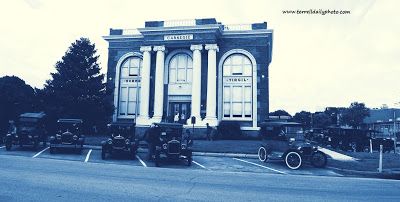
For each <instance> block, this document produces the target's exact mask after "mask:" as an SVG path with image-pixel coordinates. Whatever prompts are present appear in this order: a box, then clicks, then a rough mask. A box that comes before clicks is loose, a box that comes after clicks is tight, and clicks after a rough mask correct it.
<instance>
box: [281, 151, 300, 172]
mask: <svg viewBox="0 0 400 202" xmlns="http://www.w3.org/2000/svg"><path fill="white" fill-rule="evenodd" d="M285 163H286V166H287V167H288V168H290V169H292V170H296V169H298V168H300V167H301V165H302V163H303V162H302V158H301V155H300V154H299V153H298V152H296V151H291V152H288V153H287V154H286V155H285Z"/></svg>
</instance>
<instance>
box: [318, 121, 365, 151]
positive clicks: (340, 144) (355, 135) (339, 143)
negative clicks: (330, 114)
mask: <svg viewBox="0 0 400 202" xmlns="http://www.w3.org/2000/svg"><path fill="white" fill-rule="evenodd" d="M326 131H327V132H326V134H325V136H326V137H328V138H329V142H328V143H327V145H330V146H331V147H332V148H334V149H336V148H338V149H341V150H343V151H348V150H350V151H357V152H362V151H364V150H366V149H368V145H369V139H370V137H369V135H368V130H362V129H353V128H344V127H328V128H327V130H326Z"/></svg>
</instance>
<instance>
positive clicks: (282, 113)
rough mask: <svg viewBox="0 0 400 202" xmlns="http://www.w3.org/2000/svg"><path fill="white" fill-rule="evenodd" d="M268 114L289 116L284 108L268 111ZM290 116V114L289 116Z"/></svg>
mask: <svg viewBox="0 0 400 202" xmlns="http://www.w3.org/2000/svg"><path fill="white" fill-rule="evenodd" d="M269 115H270V116H290V114H289V113H288V112H287V111H285V110H282V109H280V110H276V111H274V112H270V113H269ZM290 117H291V116H290Z"/></svg>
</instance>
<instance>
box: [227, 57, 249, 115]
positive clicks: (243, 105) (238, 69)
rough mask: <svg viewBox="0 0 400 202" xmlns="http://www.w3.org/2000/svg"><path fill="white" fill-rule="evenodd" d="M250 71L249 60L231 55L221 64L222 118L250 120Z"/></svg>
mask: <svg viewBox="0 0 400 202" xmlns="http://www.w3.org/2000/svg"><path fill="white" fill-rule="evenodd" d="M252 71H253V65H252V63H251V61H250V59H249V58H248V57H247V56H245V55H243V54H232V55H230V56H229V57H227V58H226V59H225V61H224V63H223V118H224V119H251V117H252V92H253V90H252Z"/></svg>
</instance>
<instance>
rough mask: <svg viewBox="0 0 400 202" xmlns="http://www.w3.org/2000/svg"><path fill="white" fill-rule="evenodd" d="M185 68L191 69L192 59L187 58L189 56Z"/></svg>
mask: <svg viewBox="0 0 400 202" xmlns="http://www.w3.org/2000/svg"><path fill="white" fill-rule="evenodd" d="M187 66H188V68H189V69H192V68H193V61H192V58H191V57H189V56H188V64H187Z"/></svg>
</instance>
